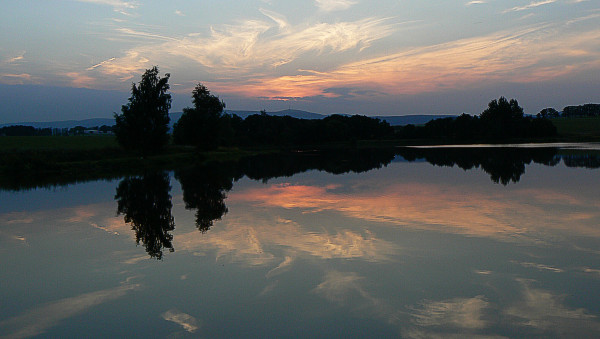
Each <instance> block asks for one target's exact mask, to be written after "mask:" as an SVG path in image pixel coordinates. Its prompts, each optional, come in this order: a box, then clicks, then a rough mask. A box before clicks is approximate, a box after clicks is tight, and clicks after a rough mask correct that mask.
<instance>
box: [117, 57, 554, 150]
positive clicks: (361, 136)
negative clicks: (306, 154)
mask: <svg viewBox="0 0 600 339" xmlns="http://www.w3.org/2000/svg"><path fill="white" fill-rule="evenodd" d="M169 77H170V74H168V73H167V74H165V76H164V77H160V76H159V71H158V68H157V67H156V66H155V67H153V68H151V69H148V70H146V72H145V73H144V74H143V75H142V79H141V81H140V82H139V84H138V85H136V84H135V83H134V84H132V88H131V97H130V98H129V102H128V103H127V104H126V105H123V107H122V109H121V111H122V114H115V121H116V125H115V127H114V131H115V134H116V136H117V140H118V141H119V143H120V144H121V145H122V146H123V147H124V148H127V149H133V150H137V151H140V152H141V153H143V154H146V153H148V152H154V151H156V150H159V149H161V148H163V147H164V146H166V145H167V144H168V142H169V135H168V130H169V128H168V123H169V121H170V118H169V114H168V113H169V109H170V108H171V95H170V94H169V93H168V90H169V84H168V81H169ZM192 103H193V106H192V107H187V108H185V109H184V110H183V114H182V116H181V118H180V119H179V121H177V122H176V123H175V124H174V126H173V141H174V143H175V144H178V145H191V146H195V147H196V148H198V149H199V150H211V149H215V148H217V147H219V146H253V145H267V146H273V145H276V146H280V147H286V146H290V147H293V146H302V145H315V144H323V143H340V142H344V143H349V144H353V143H354V142H356V141H357V140H374V139H443V140H457V141H483V140H485V141H495V140H505V139H512V138H521V139H523V138H545V137H553V136H555V135H556V128H555V126H554V125H553V124H552V122H551V121H550V120H549V119H548V116H549V115H551V114H552V111H550V110H549V109H546V111H545V114H541V113H540V114H538V116H536V117H531V116H525V115H524V114H523V108H522V107H520V106H519V104H518V102H517V101H516V100H515V99H511V100H508V99H506V98H504V97H500V99H498V100H496V99H494V100H492V101H491V102H490V103H489V104H488V107H487V108H486V109H485V110H484V111H483V112H482V113H481V114H480V115H479V116H471V115H468V114H462V115H461V116H459V117H457V118H442V119H435V120H432V121H430V122H428V123H427V124H425V125H424V126H414V125H407V126H403V127H397V128H396V129H394V128H392V127H391V126H390V124H389V123H387V122H386V121H382V120H380V119H376V118H371V117H367V116H361V115H354V116H346V115H331V116H328V117H326V118H324V119H320V120H308V119H298V118H294V117H290V116H284V117H279V116H271V115H268V114H266V112H265V111H262V112H261V114H255V115H251V116H249V117H247V118H246V119H242V118H240V117H239V116H237V115H235V114H225V113H223V110H224V108H225V103H224V102H223V101H222V100H220V99H219V97H218V96H215V95H213V94H211V93H210V91H209V90H208V88H206V86H204V85H202V84H198V85H197V86H196V87H195V88H194V90H193V92H192Z"/></svg>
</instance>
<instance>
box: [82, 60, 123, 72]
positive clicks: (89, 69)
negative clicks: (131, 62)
mask: <svg viewBox="0 0 600 339" xmlns="http://www.w3.org/2000/svg"><path fill="white" fill-rule="evenodd" d="M115 59H116V58H110V59H108V60H104V61H102V62H99V63H97V64H95V65H93V66H90V67H88V68H86V69H85V70H86V71H91V70H93V69H94V68H98V67H100V66H102V65H104V64H107V63H109V62H111V61H113V60H115Z"/></svg>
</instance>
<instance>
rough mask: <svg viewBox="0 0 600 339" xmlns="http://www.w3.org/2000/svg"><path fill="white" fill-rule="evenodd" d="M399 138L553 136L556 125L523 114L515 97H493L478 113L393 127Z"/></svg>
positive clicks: (521, 137)
mask: <svg viewBox="0 0 600 339" xmlns="http://www.w3.org/2000/svg"><path fill="white" fill-rule="evenodd" d="M396 136H397V137H398V138H400V139H419V138H422V139H440V140H453V141H461V142H469V141H481V140H487V141H497V140H506V139H511V138H518V139H527V138H542V137H553V136H556V127H555V126H554V125H553V124H552V122H551V121H550V120H549V119H548V118H546V117H543V116H542V115H540V116H538V117H535V118H534V117H530V116H525V115H524V114H523V108H521V107H520V106H519V104H518V102H517V101H516V100H514V99H511V100H510V101H509V100H507V99H506V98H504V97H501V98H500V99H498V100H492V101H491V102H490V103H489V104H488V108H487V109H486V110H484V111H483V112H482V113H481V115H480V116H471V115H468V114H462V115H460V116H459V117H457V118H443V119H435V120H431V121H429V122H428V123H426V124H425V126H414V125H407V126H404V127H399V128H397V129H396Z"/></svg>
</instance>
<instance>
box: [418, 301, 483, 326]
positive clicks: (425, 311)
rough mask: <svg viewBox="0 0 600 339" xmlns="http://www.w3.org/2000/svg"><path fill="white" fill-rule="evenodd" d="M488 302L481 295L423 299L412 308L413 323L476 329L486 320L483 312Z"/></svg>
mask: <svg viewBox="0 0 600 339" xmlns="http://www.w3.org/2000/svg"><path fill="white" fill-rule="evenodd" d="M488 307H489V303H488V302H487V301H486V300H485V298H484V297H483V296H481V295H479V296H476V297H473V298H456V299H450V300H444V301H425V302H423V303H422V304H421V305H419V306H418V307H415V308H414V309H413V311H414V314H413V323H414V324H416V325H418V326H452V327H455V328H462V329H469V330H476V329H482V328H485V327H486V326H487V325H488V322H487V321H486V320H484V319H483V318H484V314H485V311H486V309H487V308H488Z"/></svg>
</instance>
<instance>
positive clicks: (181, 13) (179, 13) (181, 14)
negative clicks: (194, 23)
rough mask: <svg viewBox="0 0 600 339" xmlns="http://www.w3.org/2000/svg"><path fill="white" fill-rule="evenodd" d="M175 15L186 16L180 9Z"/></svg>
mask: <svg viewBox="0 0 600 339" xmlns="http://www.w3.org/2000/svg"><path fill="white" fill-rule="evenodd" d="M175 15H178V16H185V14H184V13H183V12H182V11H180V10H178V9H176V10H175Z"/></svg>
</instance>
